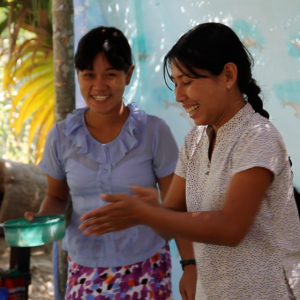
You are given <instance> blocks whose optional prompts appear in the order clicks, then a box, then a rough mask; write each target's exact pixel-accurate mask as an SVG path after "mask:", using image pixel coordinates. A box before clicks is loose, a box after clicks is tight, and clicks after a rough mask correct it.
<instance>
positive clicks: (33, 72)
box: [0, 0, 55, 163]
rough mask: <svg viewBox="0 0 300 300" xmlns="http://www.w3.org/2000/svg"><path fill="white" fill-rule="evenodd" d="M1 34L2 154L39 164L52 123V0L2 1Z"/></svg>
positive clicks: (0, 98)
mask: <svg viewBox="0 0 300 300" xmlns="http://www.w3.org/2000/svg"><path fill="white" fill-rule="evenodd" d="M0 1H1V0H0ZM4 4H5V5H4ZM0 36H1V39H2V43H1V44H0V45H2V49H1V48H0V53H1V56H0V58H1V62H0V68H1V67H2V66H3V67H2V68H3V72H1V74H3V73H4V76H2V78H0V81H2V85H3V91H2V92H1V90H0V100H1V101H2V102H0V104H2V103H3V105H1V113H0V125H2V126H1V128H2V132H1V135H3V136H5V137H6V138H5V140H4V139H3V140H2V143H3V144H0V154H1V155H3V156H5V157H6V158H10V159H12V158H11V157H13V158H14V160H18V161H22V162H36V163H38V162H39V160H40V159H41V156H42V153H43V147H44V143H45V139H46V135H47V133H48V131H49V129H50V128H51V127H52V125H53V124H54V103H55V94H54V74H53V49H52V21H51V1H49V0H23V1H16V0H12V1H5V3H4V2H3V1H2V2H0ZM1 63H2V65H1ZM0 143H1V142H0Z"/></svg>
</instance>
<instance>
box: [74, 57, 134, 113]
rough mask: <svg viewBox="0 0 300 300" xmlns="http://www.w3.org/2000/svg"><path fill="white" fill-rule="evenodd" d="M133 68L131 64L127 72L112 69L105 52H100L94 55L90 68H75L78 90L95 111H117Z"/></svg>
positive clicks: (120, 105)
mask: <svg viewBox="0 0 300 300" xmlns="http://www.w3.org/2000/svg"><path fill="white" fill-rule="evenodd" d="M133 69H134V66H133V65H132V66H131V67H130V68H129V71H128V72H127V73H126V72H125V71H123V70H116V69H114V68H113V67H112V66H111V64H110V63H109V62H108V60H107V59H106V57H105V54H104V53H103V52H100V53H98V54H97V55H96V56H95V59H94V61H93V66H92V68H91V69H86V70H83V71H80V70H77V75H78V82H79V86H80V91H81V94H82V96H83V98H84V100H85V101H86V103H87V105H88V106H89V107H90V109H91V110H92V111H94V112H97V113H111V112H114V111H115V112H118V111H119V110H120V108H121V107H122V97H123V93H124V90H125V86H126V85H128V84H129V83H130V79H131V76H132V72H133Z"/></svg>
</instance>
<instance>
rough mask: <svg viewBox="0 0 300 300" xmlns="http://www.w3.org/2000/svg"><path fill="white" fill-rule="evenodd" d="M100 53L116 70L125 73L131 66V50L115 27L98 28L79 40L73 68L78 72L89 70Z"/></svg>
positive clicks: (125, 39)
mask: <svg viewBox="0 0 300 300" xmlns="http://www.w3.org/2000/svg"><path fill="white" fill-rule="evenodd" d="M100 52H103V53H104V55H105V57H106V59H107V60H108V61H109V63H110V64H111V65H112V67H113V68H115V69H117V70H123V71H125V72H126V73H127V72H128V70H129V68H130V66H131V65H132V53H131V48H130V45H129V43H128V40H127V38H126V37H125V36H124V34H123V33H122V31H120V30H119V29H117V28H115V27H106V26H99V27H96V28H94V29H92V30H90V31H89V32H88V33H86V34H85V35H84V36H83V37H82V38H81V39H80V41H79V43H78V47H77V51H76V54H75V68H76V69H77V70H80V71H83V70H86V69H91V68H92V67H93V61H94V59H95V57H96V55H97V54H98V53H100Z"/></svg>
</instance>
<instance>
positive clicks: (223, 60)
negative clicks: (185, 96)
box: [164, 23, 269, 119]
mask: <svg viewBox="0 0 300 300" xmlns="http://www.w3.org/2000/svg"><path fill="white" fill-rule="evenodd" d="M178 62H180V64H181V65H182V66H184V68H186V70H188V72H189V74H186V73H185V72H183V70H182V69H181V68H180V66H179V65H178ZM229 62H231V63H234V64H235V65H236V66H237V69H238V78H237V83H238V86H239V89H240V91H241V93H242V94H244V95H245V98H246V100H247V101H248V102H249V103H250V104H251V106H252V107H253V109H254V110H255V112H258V113H259V114H261V115H262V116H263V117H265V118H268V119H269V114H268V112H267V111H266V110H264V109H263V101H262V99H261V97H260V96H259V94H260V93H261V89H260V87H259V86H258V85H257V83H256V81H255V80H254V79H253V78H252V71H251V70H252V66H253V58H252V56H251V54H250V53H249V51H248V50H247V49H246V47H245V46H244V45H243V43H242V42H241V41H240V39H239V38H238V36H237V35H236V34H235V32H234V31H233V30H232V29H230V28H229V27H228V26H226V25H224V24H220V23H203V24H200V25H198V26H196V27H194V28H193V29H191V30H189V31H188V32H187V33H186V34H184V35H183V36H182V37H181V38H180V39H179V40H178V42H177V43H176V44H175V45H174V46H173V47H172V49H171V50H170V51H169V52H168V54H167V55H166V56H165V59H164V78H165V81H166V83H167V80H166V77H167V75H168V76H169V77H170V73H169V67H170V64H171V63H173V64H174V65H176V67H178V68H179V69H180V71H181V72H182V73H183V74H185V75H186V76H188V77H192V78H198V77H199V74H198V73H197V70H196V69H202V70H206V71H209V72H210V73H211V74H212V75H215V76H217V75H219V74H220V73H221V72H222V70H223V68H224V66H225V65H226V64H227V63H229Z"/></svg>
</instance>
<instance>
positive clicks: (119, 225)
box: [78, 188, 158, 236]
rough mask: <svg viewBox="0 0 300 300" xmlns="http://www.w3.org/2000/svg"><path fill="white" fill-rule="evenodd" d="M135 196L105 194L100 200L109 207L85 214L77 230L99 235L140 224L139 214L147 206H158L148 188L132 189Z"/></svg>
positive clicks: (155, 192) (154, 195)
mask: <svg viewBox="0 0 300 300" xmlns="http://www.w3.org/2000/svg"><path fill="white" fill-rule="evenodd" d="M133 191H134V192H135V193H136V195H134V196H131V195H128V194H105V195H102V196H101V197H102V199H103V200H105V201H107V202H110V204H109V205H106V206H103V207H100V208H97V209H94V210H92V211H89V212H88V213H85V214H84V215H83V216H82V217H81V218H80V220H81V221H83V223H82V224H81V225H80V226H79V228H78V229H80V230H85V232H84V234H85V235H94V236H97V235H101V234H104V233H108V232H112V231H119V230H124V229H127V228H130V227H133V226H136V225H139V224H140V218H139V217H140V212H141V210H143V209H145V208H146V207H147V206H148V205H155V204H156V205H158V200H157V191H155V189H152V188H151V189H150V188H133Z"/></svg>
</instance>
